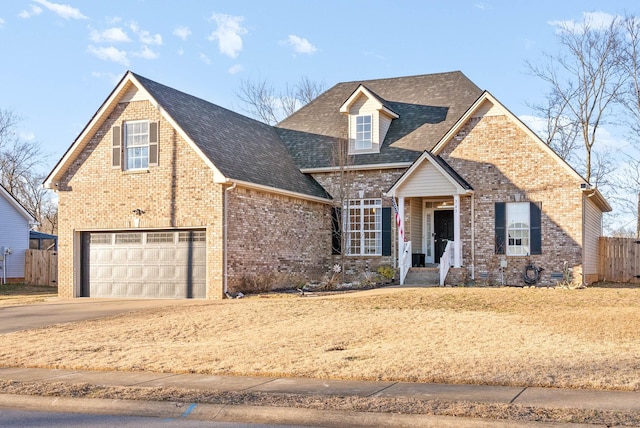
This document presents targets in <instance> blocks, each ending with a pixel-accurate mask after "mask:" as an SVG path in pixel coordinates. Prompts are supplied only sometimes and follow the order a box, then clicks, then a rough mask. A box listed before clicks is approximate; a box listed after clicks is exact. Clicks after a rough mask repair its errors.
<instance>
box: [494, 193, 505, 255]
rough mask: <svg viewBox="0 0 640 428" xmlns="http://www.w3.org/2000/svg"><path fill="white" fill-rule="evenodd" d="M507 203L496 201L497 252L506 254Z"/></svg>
mask: <svg viewBox="0 0 640 428" xmlns="http://www.w3.org/2000/svg"><path fill="white" fill-rule="evenodd" d="M506 226H507V205H506V204H505V203H504V202H496V224H495V229H496V242H495V245H496V254H505V252H506V249H507V245H506V243H507V242H506V241H507V227H506Z"/></svg>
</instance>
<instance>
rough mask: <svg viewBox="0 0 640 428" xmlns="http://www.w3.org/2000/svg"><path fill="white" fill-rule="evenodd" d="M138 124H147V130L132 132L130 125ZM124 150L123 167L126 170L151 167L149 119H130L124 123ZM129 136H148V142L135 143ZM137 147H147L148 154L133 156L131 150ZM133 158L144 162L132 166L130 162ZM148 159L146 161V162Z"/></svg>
mask: <svg viewBox="0 0 640 428" xmlns="http://www.w3.org/2000/svg"><path fill="white" fill-rule="evenodd" d="M136 124H146V125H147V126H146V128H147V129H146V132H144V133H143V132H139V133H135V132H131V133H130V131H129V127H134V126H135V125H136ZM123 132H124V135H123V148H122V150H123V152H124V162H123V167H124V169H125V170H126V171H135V170H146V169H149V140H150V135H151V132H150V122H149V121H148V120H128V121H126V122H124V124H123ZM129 136H132V137H135V136H146V142H144V143H142V144H134V142H132V141H131V142H130V141H129ZM135 149H146V155H144V156H135V157H134V156H132V155H131V154H130V150H135ZM132 159H135V160H138V159H140V160H141V161H142V162H141V164H142V166H135V164H134V166H130V162H131V160H132ZM145 160H146V162H144V161H145Z"/></svg>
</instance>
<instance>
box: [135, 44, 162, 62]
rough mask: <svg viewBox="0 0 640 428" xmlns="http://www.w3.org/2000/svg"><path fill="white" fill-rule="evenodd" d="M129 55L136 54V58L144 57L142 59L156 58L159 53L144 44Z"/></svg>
mask: <svg viewBox="0 0 640 428" xmlns="http://www.w3.org/2000/svg"><path fill="white" fill-rule="evenodd" d="M131 55H132V56H136V57H138V58H144V59H156V58H158V57H159V56H160V54H158V53H157V52H154V51H152V50H151V49H149V47H148V46H146V45H145V46H143V47H142V50H141V51H139V52H133V53H132V54H131Z"/></svg>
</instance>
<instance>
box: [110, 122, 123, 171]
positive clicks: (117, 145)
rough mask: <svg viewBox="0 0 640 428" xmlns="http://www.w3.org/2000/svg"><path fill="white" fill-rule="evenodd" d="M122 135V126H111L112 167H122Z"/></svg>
mask: <svg viewBox="0 0 640 428" xmlns="http://www.w3.org/2000/svg"><path fill="white" fill-rule="evenodd" d="M121 140H122V135H121V134H120V127H119V126H114V127H113V128H111V167H112V168H120V166H121V165H122V164H121V160H122V143H121Z"/></svg>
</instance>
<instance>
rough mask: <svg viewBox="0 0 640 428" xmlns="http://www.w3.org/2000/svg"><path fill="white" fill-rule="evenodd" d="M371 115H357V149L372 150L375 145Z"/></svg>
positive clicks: (355, 146)
mask: <svg viewBox="0 0 640 428" xmlns="http://www.w3.org/2000/svg"><path fill="white" fill-rule="evenodd" d="M371 123H372V117H371V115H363V116H356V123H355V126H356V128H355V131H356V132H355V145H354V148H355V150H370V149H371V148H372V147H373V140H372V133H371Z"/></svg>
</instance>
